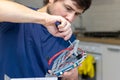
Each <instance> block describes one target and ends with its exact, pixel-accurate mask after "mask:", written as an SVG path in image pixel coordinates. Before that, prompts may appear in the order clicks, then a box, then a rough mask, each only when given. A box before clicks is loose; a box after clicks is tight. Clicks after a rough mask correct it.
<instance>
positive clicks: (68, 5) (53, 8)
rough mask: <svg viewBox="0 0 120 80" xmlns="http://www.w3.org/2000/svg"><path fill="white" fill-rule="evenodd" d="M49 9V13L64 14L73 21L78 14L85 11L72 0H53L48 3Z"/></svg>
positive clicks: (63, 15)
mask: <svg viewBox="0 0 120 80" xmlns="http://www.w3.org/2000/svg"><path fill="white" fill-rule="evenodd" d="M53 1H54V0H53ZM47 11H48V13H49V14H52V15H59V16H62V17H64V18H65V19H66V20H68V21H69V22H72V21H73V20H74V19H75V17H76V16H78V15H80V14H81V13H82V12H83V10H82V9H80V8H77V4H76V3H75V2H73V1H72V0H57V1H56V2H51V3H50V4H49V5H48V8H47Z"/></svg>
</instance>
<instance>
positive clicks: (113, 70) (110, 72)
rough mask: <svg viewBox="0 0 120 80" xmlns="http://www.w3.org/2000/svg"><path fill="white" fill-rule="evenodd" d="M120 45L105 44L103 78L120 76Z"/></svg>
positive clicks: (115, 79)
mask: <svg viewBox="0 0 120 80" xmlns="http://www.w3.org/2000/svg"><path fill="white" fill-rule="evenodd" d="M119 61H120V46H111V45H107V46H105V51H104V53H103V80H119V78H120V62H119Z"/></svg>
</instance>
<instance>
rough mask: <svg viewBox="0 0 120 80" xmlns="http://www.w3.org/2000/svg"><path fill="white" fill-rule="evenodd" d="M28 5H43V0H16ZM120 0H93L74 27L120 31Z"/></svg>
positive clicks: (88, 29) (89, 29)
mask: <svg viewBox="0 0 120 80" xmlns="http://www.w3.org/2000/svg"><path fill="white" fill-rule="evenodd" d="M15 1H17V2H20V3H22V4H24V5H27V6H32V7H37V8H38V7H41V6H42V4H43V3H42V2H43V0H34V1H33V0H15ZM119 22H120V0H93V2H92V5H91V7H90V9H89V10H87V11H86V12H85V13H84V14H82V18H81V19H80V17H78V18H77V19H76V20H75V22H73V24H72V27H73V30H74V28H79V27H84V28H86V30H87V31H118V30H119V31H120V25H119Z"/></svg>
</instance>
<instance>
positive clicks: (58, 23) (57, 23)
mask: <svg viewBox="0 0 120 80" xmlns="http://www.w3.org/2000/svg"><path fill="white" fill-rule="evenodd" d="M60 24H61V22H58V21H57V22H55V25H56V27H57V28H58V25H60ZM68 42H69V43H70V45H71V46H73V44H72V42H71V41H70V40H68Z"/></svg>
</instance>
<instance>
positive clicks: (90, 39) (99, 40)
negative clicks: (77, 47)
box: [77, 37, 120, 45]
mask: <svg viewBox="0 0 120 80" xmlns="http://www.w3.org/2000/svg"><path fill="white" fill-rule="evenodd" d="M77 39H79V40H80V41H86V42H97V43H105V44H113V45H120V38H118V39H117V38H94V37H77Z"/></svg>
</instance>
